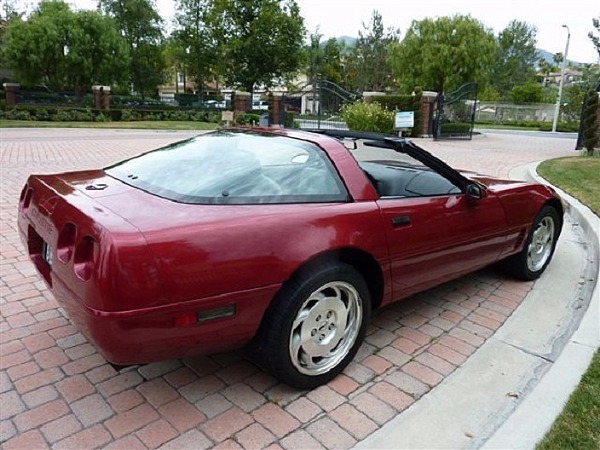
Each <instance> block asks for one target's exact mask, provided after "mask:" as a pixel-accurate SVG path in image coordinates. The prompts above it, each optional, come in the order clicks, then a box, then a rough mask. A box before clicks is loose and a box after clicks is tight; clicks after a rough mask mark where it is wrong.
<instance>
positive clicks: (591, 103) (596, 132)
mask: <svg viewBox="0 0 600 450" xmlns="http://www.w3.org/2000/svg"><path fill="white" fill-rule="evenodd" d="M584 105H585V106H584V109H583V147H584V148H585V149H586V150H587V153H588V155H593V154H594V149H595V148H596V147H598V142H599V141H600V129H599V128H598V114H600V104H599V101H598V93H597V92H595V91H593V90H590V91H588V93H587V95H586V99H585V104H584Z"/></svg>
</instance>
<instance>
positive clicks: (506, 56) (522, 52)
mask: <svg viewBox="0 0 600 450" xmlns="http://www.w3.org/2000/svg"><path fill="white" fill-rule="evenodd" d="M497 42H498V51H497V54H496V60H495V62H494V66H493V69H492V76H491V78H490V82H491V85H492V86H493V87H494V88H495V89H496V90H497V91H498V92H499V93H500V94H501V95H502V96H503V97H504V96H506V95H507V94H508V93H509V92H510V90H511V89H512V87H513V86H515V85H519V84H524V83H527V82H529V81H533V80H534V79H535V62H536V59H537V50H536V45H537V40H536V28H535V27H534V26H532V25H528V24H527V23H525V22H519V21H517V20H513V21H511V22H510V23H509V24H508V26H507V27H506V28H505V29H504V30H502V31H501V32H500V34H499V35H498V39H497Z"/></svg>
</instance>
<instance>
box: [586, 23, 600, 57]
mask: <svg viewBox="0 0 600 450" xmlns="http://www.w3.org/2000/svg"><path fill="white" fill-rule="evenodd" d="M592 25H594V28H595V29H596V31H597V32H598V33H600V16H598V18H597V19H596V18H594V19H592ZM588 37H589V38H590V40H591V41H592V44H594V47H596V51H597V52H598V57H599V58H600V36H596V35H595V34H594V33H593V32H592V31H590V32H589V33H588Z"/></svg>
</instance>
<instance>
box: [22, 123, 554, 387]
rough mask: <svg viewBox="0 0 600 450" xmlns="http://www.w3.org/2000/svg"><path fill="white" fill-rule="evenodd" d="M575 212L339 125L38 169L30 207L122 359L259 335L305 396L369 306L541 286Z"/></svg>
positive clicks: (54, 286)
mask: <svg viewBox="0 0 600 450" xmlns="http://www.w3.org/2000/svg"><path fill="white" fill-rule="evenodd" d="M562 217H563V207H562V204H561V201H560V199H559V198H558V197H557V195H556V193H555V192H554V191H552V190H551V189H550V188H548V187H546V186H543V185H539V184H530V183H525V182H517V181H506V180H497V179H492V178H487V177H480V176H475V175H472V174H470V175H469V176H467V175H465V174H463V173H461V172H459V171H457V170H454V169H452V168H451V167H449V166H448V165H447V164H445V163H444V162H442V161H440V160H439V159H437V158H435V157H434V156H432V155H431V154H429V153H428V152H426V151H425V150H423V149H421V148H419V147H417V146H416V145H415V144H414V143H412V142H411V141H409V140H405V139H402V138H397V137H393V136H385V135H380V134H375V133H359V132H348V131H333V130H328V131H320V132H300V131H281V130H266V129H225V130H221V131H217V132H213V133H209V134H204V135H201V136H198V137H196V138H193V139H189V140H186V141H182V142H179V143H176V144H173V145H170V146H167V147H164V148H160V149H158V150H153V151H150V152H147V153H144V154H142V155H139V156H136V157H134V158H131V159H128V160H126V161H123V162H119V163H117V164H115V165H113V166H111V167H107V168H105V169H100V170H90V171H83V172H72V173H63V174H57V175H32V176H30V177H29V179H28V181H27V184H26V185H25V187H24V188H23V192H22V194H21V197H20V201H19V229H20V233H21V236H22V238H23V241H24V243H25V245H26V246H27V249H28V252H29V255H30V257H31V260H32V261H33V263H34V264H35V266H36V267H37V269H38V271H39V272H40V274H41V275H42V277H43V278H44V280H45V281H46V283H47V284H48V286H49V287H50V288H51V290H52V292H53V294H54V296H55V297H56V299H57V300H58V302H59V303H60V304H61V305H62V306H63V307H64V309H65V310H66V312H67V314H68V315H69V317H70V318H71V320H72V321H73V322H74V323H75V324H76V326H77V327H78V328H79V329H80V330H81V331H82V332H83V333H84V334H85V335H86V336H87V337H88V339H89V340H90V341H91V342H93V343H94V344H95V345H96V346H97V347H98V349H99V350H100V352H101V353H102V354H103V355H104V356H105V357H106V359H107V360H108V361H110V362H111V363H114V364H117V365H129V364H140V363H147V362H150V361H156V360H162V359H171V358H178V357H185V356H189V355H192V354H197V353H214V352H219V351H224V350H230V349H233V348H237V347H241V346H243V345H244V344H247V343H252V347H253V348H254V349H257V350H258V351H255V352H254V353H255V354H256V355H258V358H259V362H260V363H261V364H262V365H263V366H264V367H265V368H266V369H267V370H269V371H270V372H271V373H272V374H273V375H274V376H276V377H277V378H279V379H280V380H282V381H283V382H286V383H288V384H290V385H293V386H297V387H300V388H312V387H315V386H318V385H320V384H323V383H325V382H327V381H329V380H331V379H332V378H333V377H335V376H336V375H337V374H338V373H340V372H341V371H342V370H343V369H344V367H345V366H346V365H347V364H348V363H349V362H350V360H351V359H352V358H353V357H354V355H355V354H356V351H357V350H358V348H359V346H360V345H361V342H362V340H363V337H364V334H365V328H366V326H367V323H368V321H369V317H370V314H371V311H372V310H373V309H374V308H378V307H380V306H382V305H385V304H387V303H390V302H392V301H395V300H399V299H402V298H405V297H407V296H409V295H411V294H413V293H415V292H418V291H421V290H424V289H427V288H430V287H432V286H434V285H437V284H439V283H443V282H445V281H448V280H450V279H453V278H456V277H459V276H461V275H463V274H466V273H468V272H471V271H474V270H477V269H480V268H482V267H484V266H487V265H489V264H492V263H495V262H498V261H502V262H503V263H504V266H505V267H507V268H508V269H509V270H510V271H512V273H513V274H514V275H516V276H517V277H520V278H523V279H527V280H532V279H535V278H537V277H539V276H540V275H541V273H542V272H543V271H544V269H545V268H546V266H547V265H548V263H549V262H550V259H551V258H552V254H553V252H554V248H555V245H556V241H557V239H558V236H559V234H560V231H561V227H562Z"/></svg>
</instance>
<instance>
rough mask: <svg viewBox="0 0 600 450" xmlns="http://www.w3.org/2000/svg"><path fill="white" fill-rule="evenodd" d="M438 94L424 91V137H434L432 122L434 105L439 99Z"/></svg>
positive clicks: (422, 107)
mask: <svg viewBox="0 0 600 450" xmlns="http://www.w3.org/2000/svg"><path fill="white" fill-rule="evenodd" d="M437 95H438V94H437V92H431V91H423V100H422V102H421V133H423V136H424V137H433V130H432V129H431V126H430V121H431V120H433V118H432V117H431V114H432V113H433V104H434V103H435V99H436V98H437Z"/></svg>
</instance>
